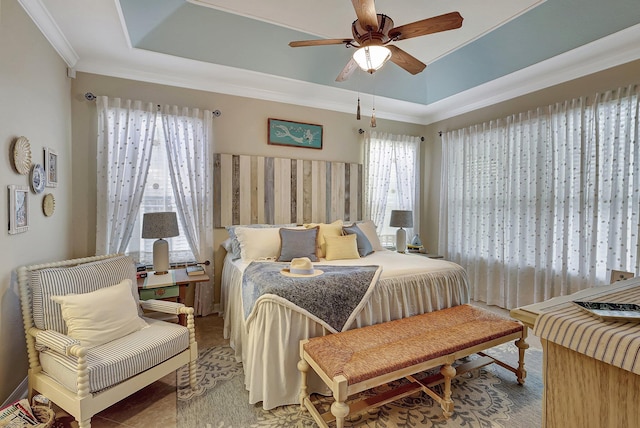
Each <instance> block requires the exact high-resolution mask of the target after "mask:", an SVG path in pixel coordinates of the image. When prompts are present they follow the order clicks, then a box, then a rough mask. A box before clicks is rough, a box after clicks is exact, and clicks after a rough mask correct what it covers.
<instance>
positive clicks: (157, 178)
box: [126, 116, 195, 265]
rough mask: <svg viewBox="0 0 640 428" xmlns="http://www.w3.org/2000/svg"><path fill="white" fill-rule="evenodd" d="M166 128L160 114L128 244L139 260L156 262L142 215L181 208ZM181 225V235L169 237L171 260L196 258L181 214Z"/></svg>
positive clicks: (129, 253)
mask: <svg viewBox="0 0 640 428" xmlns="http://www.w3.org/2000/svg"><path fill="white" fill-rule="evenodd" d="M165 141H166V140H165V136H164V128H163V126H162V119H161V117H160V116H158V117H157V119H156V133H155V136H154V139H153V150H152V151H151V159H150V165H149V174H148V176H147V182H146V184H145V187H144V194H143V196H142V203H141V204H140V210H139V212H138V215H137V217H136V222H135V226H134V229H133V234H132V235H131V240H130V241H129V245H128V246H127V251H126V253H127V254H128V255H130V256H131V257H133V258H134V260H137V261H138V262H139V263H144V264H149V265H150V264H152V263H153V243H154V241H155V239H143V238H142V237H141V236H142V218H143V216H144V214H145V213H150V212H161V211H175V212H177V210H178V209H177V207H176V201H175V196H174V195H175V194H174V189H173V185H172V182H171V177H170V174H169V165H168V161H167V150H166V147H165V144H166V143H165ZM178 227H179V229H180V235H178V236H175V237H173V238H166V240H167V241H168V242H169V260H171V262H172V263H182V262H189V261H193V260H195V257H194V256H193V253H192V251H191V249H190V248H189V243H188V242H187V238H186V235H185V233H184V228H183V225H182V222H181V219H180V216H178Z"/></svg>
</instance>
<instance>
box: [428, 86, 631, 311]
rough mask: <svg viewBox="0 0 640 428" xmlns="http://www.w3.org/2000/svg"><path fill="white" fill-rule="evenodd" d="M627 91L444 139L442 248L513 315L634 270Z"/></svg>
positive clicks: (480, 292) (478, 295) (477, 291)
mask: <svg viewBox="0 0 640 428" xmlns="http://www.w3.org/2000/svg"><path fill="white" fill-rule="evenodd" d="M638 98H639V97H638V89H637V88H623V89H620V90H618V91H612V92H607V93H605V94H602V95H598V96H597V97H596V98H595V100H594V101H593V102H592V103H590V104H588V103H587V101H586V100H585V99H582V98H580V99H575V100H572V101H567V102H564V103H559V104H555V105H552V106H548V107H546V108H540V109H537V110H536V111H531V112H528V113H525V114H520V115H514V116H510V117H508V118H506V119H501V120H497V121H492V122H489V123H484V124H481V125H475V126H472V127H469V128H466V129H461V130H457V131H452V132H448V133H446V135H444V136H443V160H444V161H445V162H446V165H445V166H444V168H443V177H442V187H443V188H444V191H443V194H442V195H441V201H442V204H443V206H442V207H441V211H440V219H441V224H443V226H442V227H443V228H445V229H446V231H444V232H442V233H441V238H442V239H443V241H444V244H445V245H446V248H442V244H443V241H441V248H440V249H441V250H444V252H443V254H445V255H446V257H447V258H449V259H450V260H452V261H456V262H458V263H460V264H461V265H462V266H464V267H465V268H466V269H467V272H468V274H469V278H470V283H471V285H472V298H473V299H475V300H481V301H484V302H487V303H488V304H494V305H499V306H502V307H506V308H513V307H517V306H522V305H525V304H530V303H534V302H539V301H543V300H546V299H549V298H551V297H554V296H558V295H566V294H571V293H574V292H576V291H578V290H581V289H584V288H587V287H590V286H593V285H596V284H599V283H600V284H602V283H607V282H608V279H609V272H610V270H611V269H617V270H625V271H635V272H639V271H640V270H639V269H638V229H639V226H640V219H639V213H638V209H639V208H640V194H639V193H640V159H639V150H638V147H637V143H638Z"/></svg>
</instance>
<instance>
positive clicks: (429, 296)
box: [221, 257, 469, 410]
mask: <svg viewBox="0 0 640 428" xmlns="http://www.w3.org/2000/svg"><path fill="white" fill-rule="evenodd" d="M444 263H450V262H444ZM450 264H451V268H450V269H447V270H444V271H442V270H441V271H437V272H433V273H422V274H411V275H405V276H400V277H389V278H384V277H383V278H381V279H380V280H379V282H378V284H377V286H376V288H375V289H374V290H373V292H372V293H371V296H370V298H369V301H368V302H367V304H366V305H365V306H364V308H363V309H362V311H361V312H360V313H359V314H358V316H357V318H356V320H355V323H354V327H363V326H367V325H373V324H378V323H381V322H386V321H391V320H395V319H400V318H406V317H409V316H413V315H418V314H422V313H426V312H432V311H435V310H438V309H444V308H449V307H452V306H457V305H460V304H464V303H468V302H469V290H468V281H467V275H466V272H465V271H464V269H462V267H459V266H458V265H455V264H454V263H450ZM221 304H222V306H223V314H224V337H225V338H226V339H229V341H230V346H231V347H232V348H233V349H234V350H235V355H236V359H237V360H238V361H241V362H242V363H243V367H244V376H245V377H244V382H245V387H246V388H247V390H248V391H249V402H250V403H251V404H255V403H258V402H260V401H262V407H263V408H264V409H265V410H269V409H273V408H275V407H278V406H282V405H289V404H297V403H298V402H299V397H298V394H299V388H300V372H299V371H298V369H297V364H298V360H299V359H300V356H299V341H300V340H301V339H308V338H311V337H317V336H324V335H326V334H330V332H329V331H328V330H327V329H325V328H324V327H323V326H322V325H320V324H319V323H317V322H315V321H313V320H311V319H310V318H307V317H306V316H304V315H302V314H300V313H298V312H296V311H294V310H291V309H290V308H287V307H284V306H282V305H281V304H279V303H278V302H276V301H275V300H274V301H270V300H269V299H266V300H263V301H262V302H261V304H260V305H259V307H256V308H255V311H256V312H255V317H253V319H252V321H251V323H250V324H246V323H245V321H244V316H243V308H242V269H240V268H239V267H238V266H236V265H235V264H234V263H233V262H232V261H231V258H230V257H226V258H225V261H224V267H223V271H222V295H221ZM307 382H308V388H309V389H308V390H309V391H310V392H312V393H313V392H317V393H321V394H325V395H326V394H330V391H329V390H328V389H327V387H326V386H325V385H324V383H323V382H322V381H321V380H320V378H319V377H317V375H315V374H313V376H309V379H307Z"/></svg>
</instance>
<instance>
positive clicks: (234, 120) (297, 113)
mask: <svg viewBox="0 0 640 428" xmlns="http://www.w3.org/2000/svg"><path fill="white" fill-rule="evenodd" d="M86 92H91V93H93V94H95V95H96V96H97V95H107V96H109V97H120V98H128V99H135V100H141V101H151V102H153V103H157V104H172V105H173V104H175V105H178V106H188V107H199V108H201V109H209V110H220V111H221V112H222V115H221V116H220V117H215V118H214V119H213V124H214V132H213V139H214V150H215V151H216V152H219V153H233V154H252V155H260V156H274V157H282V158H298V159H311V160H330V161H341V162H359V163H360V162H362V153H361V152H362V142H361V136H360V134H358V129H359V128H363V129H369V128H368V125H369V122H368V117H363V118H362V120H360V121H358V120H356V118H355V107H356V105H355V100H354V114H346V113H337V112H332V111H328V110H320V109H314V108H309V107H301V106H296V105H292V104H283V103H276V102H269V101H261V100H255V99H250V98H243V97H236V96H230V95H224V94H218V93H212V92H205V91H198V90H192V89H184V88H176V87H170V86H163V85H157V84H152V83H142V82H138V81H133V80H126V79H118V78H113V77H106V76H100V75H95V74H87V73H78V74H77V76H76V79H74V81H73V84H72V90H71V99H72V101H71V104H72V111H73V154H74V160H75V162H74V164H73V177H74V182H75V183H77V185H76V187H75V188H74V206H75V208H76V209H75V211H74V226H75V233H74V236H73V248H74V253H76V254H78V255H87V254H92V253H93V252H95V232H94V231H95V217H96V212H95V209H96V208H95V207H96V198H95V188H96V180H95V170H96V161H95V159H96V149H95V145H96V129H95V123H96V106H95V103H94V102H89V101H86V100H85V98H84V94H85V93H86ZM363 114H365V115H366V114H367V113H366V112H363ZM270 117H271V118H278V119H285V120H294V121H299V122H307V123H316V124H321V125H323V136H324V138H323V148H322V150H312V149H305V148H296V147H283V146H272V145H268V144H267V119H268V118H270ZM376 130H377V131H380V132H390V133H394V134H409V135H421V134H422V132H423V131H424V126H422V125H414V124H407V123H401V122H396V121H389V120H383V119H378V120H377V127H376ZM226 236H227V234H226V231H225V230H224V229H218V230H216V232H215V248H219V246H218V245H219V243H220V242H222V240H224V239H225V238H226ZM216 271H217V272H218V273H219V272H220V266H219V265H218V268H217V269H216ZM216 283H217V286H218V287H219V276H217V277H216ZM219 296H220V293H219V289H217V290H216V299H218V298H219Z"/></svg>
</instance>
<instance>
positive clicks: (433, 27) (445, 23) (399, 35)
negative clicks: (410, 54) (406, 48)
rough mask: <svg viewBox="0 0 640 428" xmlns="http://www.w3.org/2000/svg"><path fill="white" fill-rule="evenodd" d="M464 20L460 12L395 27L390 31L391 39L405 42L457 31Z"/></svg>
mask: <svg viewBox="0 0 640 428" xmlns="http://www.w3.org/2000/svg"><path fill="white" fill-rule="evenodd" d="M462 20H463V18H462V15H460V13H459V12H451V13H445V14H444V15H440V16H434V17H432V18H427V19H423V20H422V21H416V22H412V23H411V24H406V25H401V26H399V27H395V28H393V29H392V30H391V31H389V38H390V39H392V40H405V39H410V38H412V37H419V36H424V35H427V34H433V33H439V32H441V31H447V30H455V29H456V28H460V27H462Z"/></svg>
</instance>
